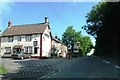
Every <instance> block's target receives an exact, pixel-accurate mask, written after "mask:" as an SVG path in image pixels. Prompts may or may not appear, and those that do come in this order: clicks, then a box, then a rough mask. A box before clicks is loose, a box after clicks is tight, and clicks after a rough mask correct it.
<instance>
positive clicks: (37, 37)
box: [1, 34, 40, 55]
mask: <svg viewBox="0 0 120 80" xmlns="http://www.w3.org/2000/svg"><path fill="white" fill-rule="evenodd" d="M6 39H7V37H6ZM34 41H38V47H40V34H34V35H32V40H31V41H30V42H26V40H25V35H22V37H21V41H17V36H14V40H13V42H7V40H6V42H1V54H2V55H3V54H4V53H5V52H6V51H5V47H11V53H13V51H12V48H13V47H14V46H15V45H23V49H24V47H25V46H32V48H33V50H32V52H34V47H33V42H34ZM39 53H40V50H39V48H38V54H35V55H40V54H39ZM33 55H34V54H33Z"/></svg>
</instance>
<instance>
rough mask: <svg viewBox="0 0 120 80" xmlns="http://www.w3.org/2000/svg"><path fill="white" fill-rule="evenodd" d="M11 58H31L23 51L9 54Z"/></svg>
mask: <svg viewBox="0 0 120 80" xmlns="http://www.w3.org/2000/svg"><path fill="white" fill-rule="evenodd" d="M11 57H12V58H13V59H22V60H23V59H25V58H31V55H30V54H27V53H24V52H16V53H13V54H12V55H11Z"/></svg>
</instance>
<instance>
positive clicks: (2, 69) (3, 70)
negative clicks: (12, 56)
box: [0, 64, 7, 74]
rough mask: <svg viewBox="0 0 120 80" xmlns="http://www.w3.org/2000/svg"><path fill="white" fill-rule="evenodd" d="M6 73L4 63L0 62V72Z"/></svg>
mask: <svg viewBox="0 0 120 80" xmlns="http://www.w3.org/2000/svg"><path fill="white" fill-rule="evenodd" d="M5 73H7V70H6V69H5V67H4V65H1V64H0V74H5Z"/></svg>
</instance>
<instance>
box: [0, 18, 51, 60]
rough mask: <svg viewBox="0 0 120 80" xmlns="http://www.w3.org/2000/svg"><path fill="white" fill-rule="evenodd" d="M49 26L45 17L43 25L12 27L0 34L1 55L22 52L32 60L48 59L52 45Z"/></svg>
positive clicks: (9, 25)
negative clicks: (29, 55)
mask: <svg viewBox="0 0 120 80" xmlns="http://www.w3.org/2000/svg"><path fill="white" fill-rule="evenodd" d="M51 36H52V35H51V31H50V25H49V21H48V18H47V17H45V21H44V23H38V24H25V25H17V26H12V22H11V21H9V22H8V28H7V29H6V30H5V31H4V32H3V33H2V40H1V54H2V55H5V54H9V55H11V54H13V53H15V52H21V51H24V52H25V53H27V54H31V57H32V58H42V57H50V56H51V54H50V50H51V47H52V46H51V44H52V37H51Z"/></svg>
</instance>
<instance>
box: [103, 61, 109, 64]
mask: <svg viewBox="0 0 120 80" xmlns="http://www.w3.org/2000/svg"><path fill="white" fill-rule="evenodd" d="M102 61H104V62H106V63H108V64H110V62H108V61H106V60H102Z"/></svg>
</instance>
